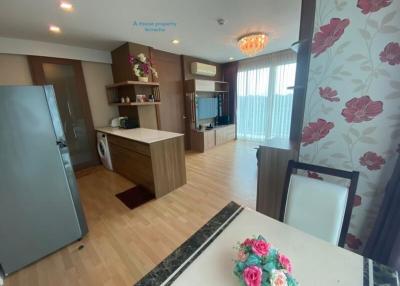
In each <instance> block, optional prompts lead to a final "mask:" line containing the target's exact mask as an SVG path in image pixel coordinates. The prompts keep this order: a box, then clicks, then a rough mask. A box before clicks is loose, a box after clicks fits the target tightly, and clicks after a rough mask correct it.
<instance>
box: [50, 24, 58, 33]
mask: <svg viewBox="0 0 400 286" xmlns="http://www.w3.org/2000/svg"><path fill="white" fill-rule="evenodd" d="M49 31H50V32H53V33H61V29H60V27H58V26H55V25H50V26H49Z"/></svg>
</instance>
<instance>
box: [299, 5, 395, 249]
mask: <svg viewBox="0 0 400 286" xmlns="http://www.w3.org/2000/svg"><path fill="white" fill-rule="evenodd" d="M399 11H400V0H358V1H357V0H317V10H316V15H315V29H314V36H313V39H312V57H311V64H310V74H309V82H308V91H307V99H306V110H305V114H304V127H303V134H302V144H301V149H300V160H301V161H303V162H308V163H314V164H318V165H324V166H329V167H334V168H339V169H344V170H357V171H360V179H359V183H358V188H357V194H356V197H355V199H354V202H353V204H354V208H353V214H352V218H351V222H350V229H349V233H348V235H347V239H346V247H348V248H350V249H352V250H354V251H357V252H360V251H361V250H362V249H363V247H364V246H365V244H366V241H367V239H368V235H369V233H370V231H371V228H372V227H373V225H374V222H375V218H376V215H377V212H378V210H379V207H380V203H381V200H382V195H383V192H384V188H385V185H386V183H387V180H388V179H389V177H390V175H391V174H392V170H393V167H394V164H395V161H396V157H397V156H398V153H399V152H400V148H399V146H400V145H399V143H400V12H399ZM308 176H309V177H312V178H315V179H319V180H322V179H324V180H331V181H332V180H333V181H336V182H338V183H344V181H340V180H337V179H334V178H332V177H325V176H320V175H319V174H317V173H313V172H309V173H308Z"/></svg>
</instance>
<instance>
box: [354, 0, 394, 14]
mask: <svg viewBox="0 0 400 286" xmlns="http://www.w3.org/2000/svg"><path fill="white" fill-rule="evenodd" d="M390 4H392V0H358V2H357V7H358V8H360V9H361V13H363V14H368V13H372V12H376V11H379V10H380V9H382V8H384V7H387V6H389V5H390Z"/></svg>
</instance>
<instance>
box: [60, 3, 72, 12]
mask: <svg viewBox="0 0 400 286" xmlns="http://www.w3.org/2000/svg"><path fill="white" fill-rule="evenodd" d="M60 8H61V9H63V10H65V11H68V12H70V11H72V10H73V6H72V4H71V3H69V2H64V1H63V2H61V3H60Z"/></svg>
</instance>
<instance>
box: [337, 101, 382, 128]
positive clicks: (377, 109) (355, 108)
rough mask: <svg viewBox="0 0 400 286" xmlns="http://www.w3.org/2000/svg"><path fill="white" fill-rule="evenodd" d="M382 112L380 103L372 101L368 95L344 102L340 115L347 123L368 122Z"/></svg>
mask: <svg viewBox="0 0 400 286" xmlns="http://www.w3.org/2000/svg"><path fill="white" fill-rule="evenodd" d="M382 111H383V102H382V101H373V100H372V99H371V98H370V97H369V96H368V95H365V96H361V97H354V98H352V99H350V100H349V101H348V102H346V108H344V109H343V110H342V115H343V116H344V118H345V119H346V121H347V122H349V123H352V122H354V123H360V122H363V121H370V120H372V119H374V117H376V116H377V115H379V114H380V113H382Z"/></svg>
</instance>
